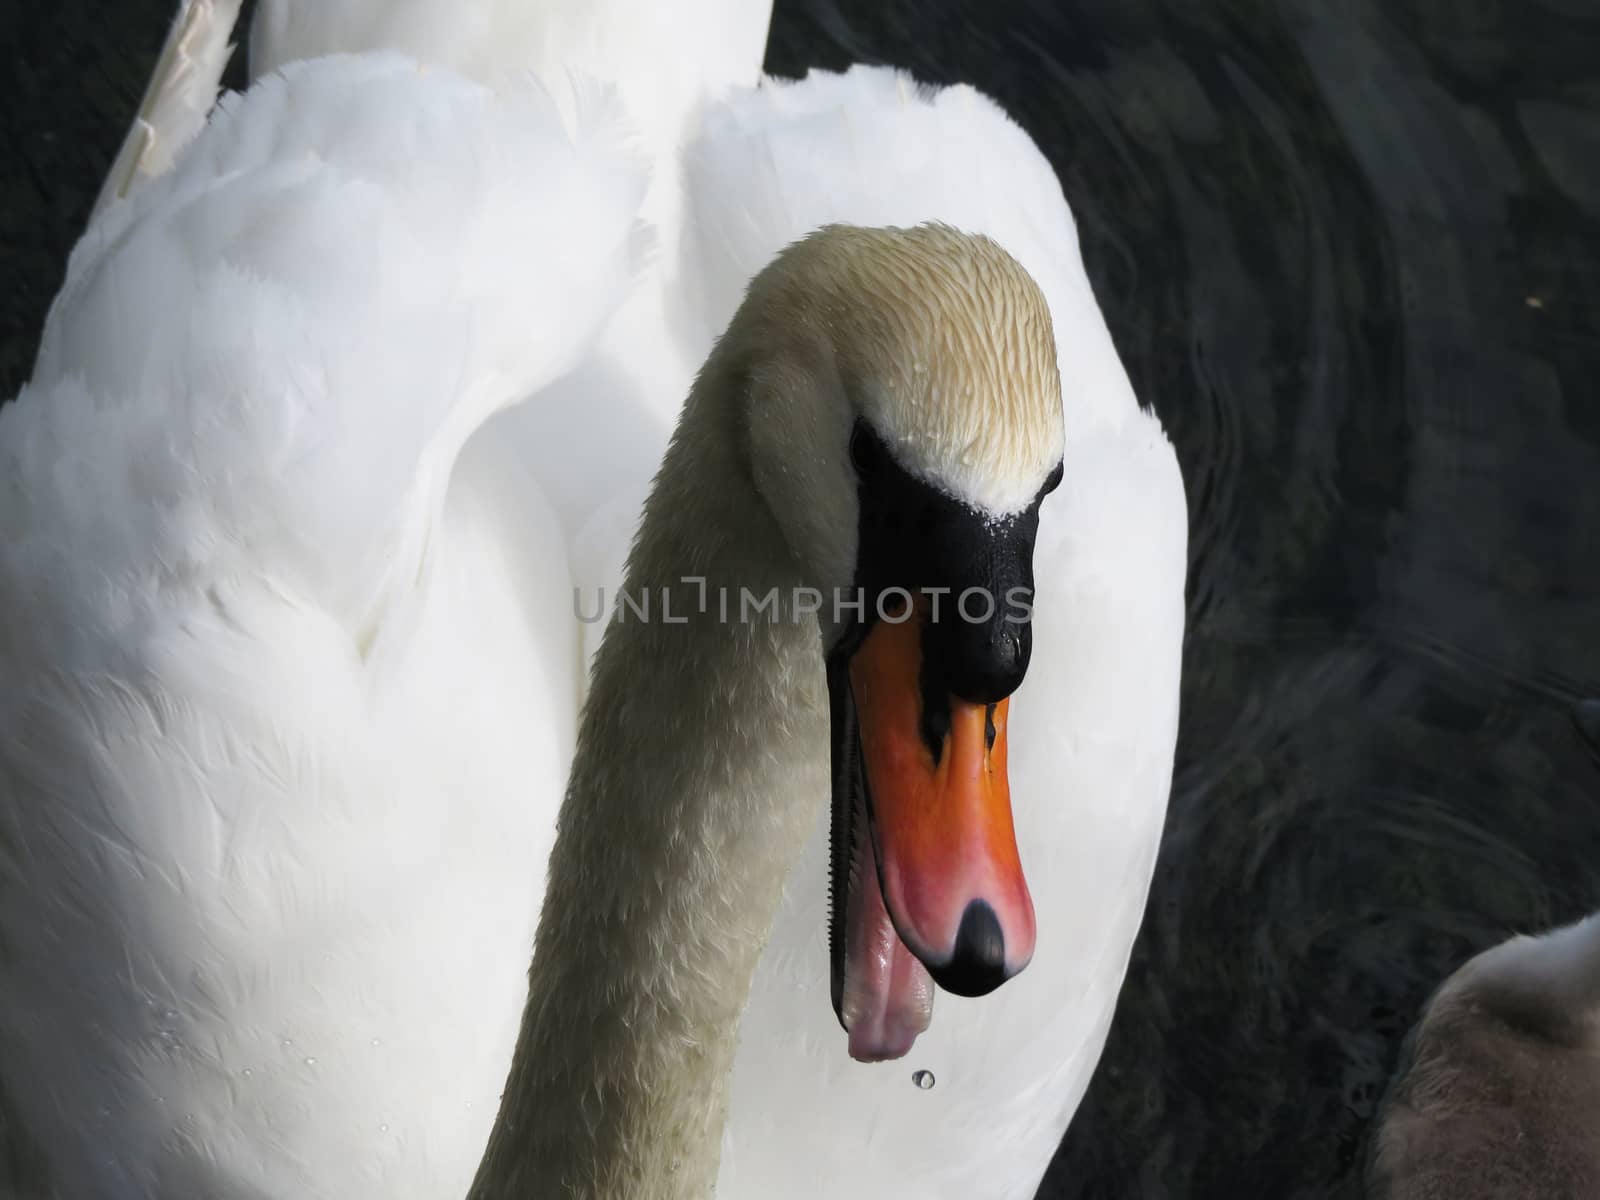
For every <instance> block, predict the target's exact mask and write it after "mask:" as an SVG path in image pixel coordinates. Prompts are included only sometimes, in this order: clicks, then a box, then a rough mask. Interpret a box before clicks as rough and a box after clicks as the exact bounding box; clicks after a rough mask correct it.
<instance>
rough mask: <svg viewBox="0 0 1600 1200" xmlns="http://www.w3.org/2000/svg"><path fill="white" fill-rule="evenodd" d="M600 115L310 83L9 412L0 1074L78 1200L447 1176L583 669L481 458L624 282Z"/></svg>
mask: <svg viewBox="0 0 1600 1200" xmlns="http://www.w3.org/2000/svg"><path fill="white" fill-rule="evenodd" d="M615 119H616V118H615V116H614V114H609V113H607V112H605V111H603V110H601V111H595V112H591V113H587V114H584V116H583V128H582V129H580V130H579V131H578V132H577V133H576V135H574V134H571V133H569V131H568V129H567V128H566V126H565V125H564V124H563V122H562V121H561V120H560V119H559V118H558V116H557V114H556V113H555V111H554V109H553V108H552V106H551V104H550V102H549V101H548V100H547V99H546V98H545V97H544V96H543V95H542V94H541V93H540V92H539V91H538V89H537V88H535V87H534V86H532V85H530V84H524V85H517V86H507V87H506V88H505V89H504V90H502V91H501V92H499V93H492V92H490V91H488V90H486V89H485V88H483V87H482V86H480V85H477V84H473V83H469V82H467V81H465V80H463V79H461V78H459V77H457V76H455V75H453V74H450V73H447V72H442V71H429V72H421V71H419V70H418V68H417V66H416V65H415V64H414V63H412V62H410V61H408V60H405V59H402V58H399V57H397V56H390V55H374V56H368V57H364V58H360V59H343V60H340V59H330V60H324V61H320V62H317V63H312V64H307V65H304V66H301V67H292V68H287V69H285V71H284V72H283V74H282V76H281V77H276V78H272V79H267V80H264V81H262V83H261V84H259V85H258V86H257V87H256V88H255V89H253V90H252V92H251V93H250V95H249V96H248V97H246V98H244V99H243V100H242V101H241V100H233V101H229V102H227V103H225V104H224V106H223V108H222V110H221V111H220V112H219V114H218V116H217V118H216V119H215V121H214V122H213V123H212V125H211V126H210V127H209V128H208V129H207V131H206V132H205V134H203V135H202V137H201V138H200V140H199V141H198V142H197V143H196V145H195V146H194V147H193V148H192V152H191V153H189V154H188V155H187V156H185V158H184V159H183V161H182V162H181V163H180V165H179V166H178V167H177V168H176V169H175V170H174V171H173V172H171V173H169V174H168V175H166V176H164V177H162V178H160V179H157V180H155V181H153V182H152V183H150V184H149V185H148V186H146V187H145V188H142V189H140V190H139V191H138V192H136V193H135V194H134V195H133V196H132V197H131V198H130V199H129V200H128V202H127V203H125V204H122V205H118V206H114V207H113V208H112V209H110V210H108V212H107V213H106V214H105V216H104V218H103V219H102V220H101V221H100V222H98V223H97V224H96V225H95V226H93V227H92V228H91V229H90V231H89V233H88V234H87V235H86V237H85V239H84V242H83V244H82V245H80V247H79V248H78V250H77V252H76V253H75V254H74V256H73V259H72V263H71V266H70V268H69V272H68V279H67V283H66V286H65V288H64V290H63V292H62V295H61V296H60V298H59V299H58V300H57V302H56V305H55V308H54V309H53V311H52V313H51V317H50V321H49V325H48V328H47V331H46V334H45V337H44V343H43V347H42V350H41V353H40V358H39V363H38V367H37V370H36V372H35V375H34V378H33V381H32V382H31V383H30V385H29V386H28V387H27V389H25V391H24V392H23V394H22V395H21V396H20V397H19V398H18V400H17V402H16V403H15V404H13V405H11V406H8V407H7V408H6V409H5V410H4V411H3V412H0V464H3V466H0V476H3V478H4V481H5V482H4V484H3V485H0V487H3V488H4V489H5V492H6V496H5V502H4V505H3V515H0V525H3V527H4V550H3V551H0V612H4V614H5V620H4V622H3V626H0V679H3V681H4V682H3V684H0V730H3V742H0V854H3V856H4V867H3V869H0V874H3V877H4V878H5V879H6V881H7V886H6V888H5V902H4V903H3V904H0V943H3V944H4V946H5V975H4V987H3V988H0V1062H3V1063H4V1064H5V1067H4V1070H5V1073H6V1077H7V1086H6V1088H5V1091H6V1093H7V1094H8V1096H9V1098H10V1101H11V1103H12V1105H13V1107H14V1108H15V1110H16V1112H15V1113H14V1114H13V1115H14V1116H15V1118H16V1119H17V1121H18V1124H19V1125H20V1126H21V1128H22V1129H24V1130H25V1131H26V1132H27V1135H28V1137H29V1138H30V1139H31V1140H32V1141H33V1142H35V1143H36V1144H37V1145H38V1146H39V1147H41V1148H42V1150H43V1151H44V1153H45V1155H46V1157H47V1158H48V1160H49V1162H50V1163H51V1168H52V1173H53V1175H52V1183H53V1185H54V1186H55V1188H56V1189H57V1190H58V1192H59V1194H61V1195H70V1196H75V1197H77V1196H82V1197H96V1196H104V1197H118V1198H134V1197H144V1196H178V1195H183V1196H196V1195H216V1194H227V1195H239V1194H250V1193H251V1189H257V1190H259V1191H261V1192H262V1193H264V1194H268V1195H293V1196H304V1197H323V1196H326V1197H351V1196H380V1195H381V1196H386V1197H405V1196H426V1197H437V1196H446V1195H459V1194H461V1193H462V1192H463V1191H464V1190H465V1187H466V1184H467V1182H468V1180H469V1179H470V1176H471V1171H472V1168H473V1166H474V1165H475V1164H476V1161H477V1157H478V1155H479V1154H480V1153H481V1150H482V1146H483V1142H484V1139H485V1137H486V1134H487V1130H488V1124H489V1122H490V1120H491V1119H492V1117H493V1115H494V1111H495V1108H496V1103H497V1098H498V1095H499V1091H500V1087H501V1085H502V1083H503V1080H504V1077H505V1068H506V1063H507V1062H508V1061H509V1056H510V1053H511V1047H512V1041H513V1039H514V1034H515V1027H516V1017H517V1014H518V1012H519V1010H520V1008H521V1002H522V993H523V990H524V988H525V982H524V981H525V974H526V966H527V954H528V946H529V942H530V938H531V935H532V928H533V920H534V917H535V915H536V913H537V910H538V904H539V897H540V894H541V890H542V873H541V871H540V869H539V864H540V863H542V862H543V861H544V858H545V857H546V855H547V853H548V847H549V840H550V837H551V835H552V832H553V831H552V828H551V815H552V811H553V808H552V806H553V797H555V796H557V795H559V792H560V789H561V785H562V779H563V777H564V774H565V772H566V769H567V765H568V762H569V758H570V753H571V742H572V737H573V731H574V701H575V687H574V683H575V674H576V666H577V658H576V655H577V647H576V641H575V631H574V630H573V629H572V620H571V617H570V615H569V614H570V598H569V587H570V578H569V576H568V573H567V571H566V568H565V562H564V559H565V553H564V547H563V537H562V535H561V533H560V530H559V528H558V527H557V525H556V523H555V518H554V516H553V514H552V513H551V512H550V510H549V507H548V502H547V501H545V500H544V498H543V496H542V495H541V493H540V492H539V490H538V488H537V487H536V486H533V485H532V484H531V482H530V481H529V480H528V479H527V478H526V475H525V473H524V472H523V471H522V469H521V467H520V464H518V463H517V461H516V459H515V457H514V455H512V454H510V453H508V452H507V450H506V449H505V448H504V447H503V446H500V445H497V444H494V443H492V442H473V443H472V444H468V445H467V446H466V449H465V450H464V451H463V450H462V447H463V444H464V443H467V442H468V439H469V437H470V435H471V434H472V433H473V432H474V430H475V428H476V427H478V426H479V425H481V424H482V423H483V422H484V421H485V419H486V418H487V417H488V416H489V415H490V414H492V413H493V412H494V411H496V410H497V409H498V408H500V407H501V406H503V405H506V404H508V403H510V402H512V401H513V400H515V399H517V398H518V397H520V396H523V395H528V394H531V393H534V392H535V391H537V390H538V389H539V388H540V387H541V386H542V385H543V384H545V383H547V382H549V381H550V380H551V379H553V378H554V377H555V376H556V375H558V374H559V373H561V372H562V371H564V370H566V369H567V368H569V367H570V366H571V365H572V364H573V363H574V362H575V361H577V360H578V359H579V357H580V356H581V355H582V354H583V352H584V348H585V346H586V345H587V344H588V343H589V342H590V341H591V340H592V338H593V337H594V336H595V335H596V334H597V333H598V331H599V330H600V328H601V327H602V325H603V323H604V321H605V320H606V318H608V317H609V315H610V313H611V311H612V310H613V309H614V308H615V306H616V305H617V304H618V303H619V302H620V300H621V298H622V297H623V295H624V294H625V293H626V290H627V287H628V284H629V280H630V272H631V271H632V270H633V269H634V267H635V265H636V263H635V261H634V257H635V254H636V252H637V249H638V242H637V238H636V236H635V234H634V229H633V222H634V219H635V213H636V209H637V204H638V202H639V198H640V195H641V194H642V184H643V180H642V176H641V174H640V173H639V172H638V170H637V169H636V168H635V167H634V165H633V164H632V163H631V162H630V161H629V160H628V159H627V158H626V157H625V156H624V155H623V154H621V153H620V152H619V151H618V150H617V149H616V143H617V141H618V132H617V129H616V126H615V124H614V122H615ZM530 792H531V793H532V794H533V795H535V796H542V797H544V800H543V803H529V795H530ZM41 1190H42V1189H41Z"/></svg>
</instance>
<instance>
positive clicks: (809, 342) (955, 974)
mask: <svg viewBox="0 0 1600 1200" xmlns="http://www.w3.org/2000/svg"><path fill="white" fill-rule="evenodd" d="M724 344H725V346H730V347H731V348H732V353H733V357H734V361H735V362H736V363H737V364H738V366H737V368H736V369H737V370H738V371H739V373H740V374H741V376H742V378H743V380H744V387H743V389H742V395H743V396H744V397H745V399H746V402H747V403H748V405H749V408H748V412H747V413H746V414H745V419H744V422H743V426H744V430H745V433H746V437H747V445H746V450H747V453H748V456H749V463H750V469H751V472H752V476H753V479H754V482H755V486H756V490H757V491H758V493H759V494H760V495H761V497H762V498H763V499H764V500H765V502H766V504H767V505H768V507H769V508H770V510H771V512H772V513H773V515H774V517H775V519H776V521H777V523H778V525H779V526H780V528H781V529H782V531H783V535H784V537H785V539H786V540H787V542H788V545H789V549H790V551H791V552H792V553H793V555H794V556H795V558H796V559H797V560H798V561H799V562H800V563H801V564H802V565H803V567H804V568H805V569H806V571H807V573H808V575H809V576H810V577H811V578H813V579H815V580H817V581H818V588H817V590H818V592H820V593H821V599H820V608H819V611H818V614H817V615H818V618H819V621H820V623H821V628H822V634H823V643H824V645H823V651H824V654H825V658H826V662H827V668H828V682H829V694H830V707H831V718H832V734H833V793H834V794H833V847H832V849H833V855H832V863H833V887H832V912H831V914H830V934H831V945H832V959H833V980H832V982H833V1001H834V1008H835V1011H836V1013H837V1015H838V1016H839V1019H840V1021H841V1023H842V1024H843V1025H844V1026H845V1028H846V1030H847V1031H848V1032H849V1035H850V1050H851V1053H852V1054H853V1055H854V1056H855V1057H857V1058H862V1059H882V1058H893V1057H898V1056H900V1055H902V1054H904V1053H906V1052H907V1051H908V1050H909V1049H910V1048H911V1044H912V1042H913V1041H914V1039H915V1037H916V1035H917V1034H918V1033H920V1032H921V1031H922V1030H923V1029H925V1028H926V1027H927V1024H928V1022H929V1020H930V1019H931V1006H932V994H933V988H932V984H933V983H937V984H938V985H939V986H941V987H943V988H945V989H946V990H949V991H952V992H956V993H959V994H962V995H967V996H977V995H982V994H984V993H987V992H989V991H992V990H993V989H994V988H996V987H998V986H1000V984H1002V983H1003V982H1004V981H1005V980H1007V979H1009V978H1010V977H1012V976H1013V975H1015V974H1016V973H1017V972H1018V971H1020V970H1022V968H1023V967H1025V966H1026V965H1027V963H1028V961H1029V959H1030V957H1031V956H1032V953H1033V944H1034V912H1033V905H1032V901H1031V899H1030V897H1029V894H1028V889H1027V885H1026V882H1025V881H1024V878H1023V873H1022V867H1021V863H1020V859H1019V855H1018V850H1017V845H1016V839H1015V835H1014V832H1013V827H1012V814H1011V805H1010V795H1009V787H1008V784H1007V780H1006V766H1005V763H1006V714H1007V709H1008V698H1009V696H1010V695H1011V693H1012V692H1013V691H1014V690H1015V689H1016V688H1017V686H1018V685H1019V684H1020V683H1021V682H1022V679H1023V676H1024V674H1025V672H1026V671H1027V668H1028V661H1029V656H1030V650H1031V645H1032V641H1031V631H1030V628H1029V618H1030V617H1031V613H1032V590H1033V546H1034V538H1035V533H1036V531H1037V528H1038V520H1039V509H1040V505H1041V503H1042V501H1043V499H1044V497H1045V495H1046V494H1047V493H1048V492H1049V491H1050V490H1051V489H1053V488H1054V487H1055V486H1056V484H1057V483H1058V482H1059V481H1060V478H1061V456H1062V448H1063V437H1064V434H1063V425H1062V407H1061V392H1060V376H1059V373H1058V371H1057V367H1056V354H1055V339H1054V334H1053V331H1052V327H1051V321H1050V312H1049V308H1048V306H1047V304H1046V302H1045V299H1044V296H1043V294H1042V293H1041V292H1040V290H1039V288H1038V286H1037V285H1036V284H1035V283H1034V281H1033V279H1032V278H1031V277H1030V276H1029V275H1028V273H1027V271H1025V270H1024V269H1023V268H1022V266H1021V265H1020V264H1018V263H1017V262H1016V260H1015V259H1013V258H1012V257H1011V256H1010V255H1009V254H1007V253H1006V252H1005V251H1004V250H1003V249H1002V248H1001V247H1000V246H998V245H997V244H996V243H994V242H993V241H991V240H989V239H988V238H984V237H978V236H972V235H968V234H965V233H961V232H958V231H956V230H954V229H951V228H949V227H947V226H940V225H927V226H920V227H918V228H914V229H858V228H852V227H844V226H830V227H827V228H824V229H821V230H819V231H817V232H816V233H814V234H812V235H811V236H809V237H807V238H805V239H803V240H801V241H800V242H797V243H795V244H794V245H792V246H790V247H789V248H788V249H787V250H785V251H784V252H783V253H782V254H780V255H779V256H778V258H777V259H775V260H774V262H773V263H772V264H771V265H770V266H769V267H768V268H767V269H766V270H765V271H763V272H762V273H761V274H760V275H759V276H757V278H756V279H755V280H754V281H753V283H752V284H751V287H750V290H749V293H748V295H747V297H746V300H745V303H744V305H743V307H742V308H741V310H740V313H739V315H738V316H737V317H736V318H735V319H734V322H733V324H732V325H731V326H730V328H729V335H728V338H727V339H726V340H725V343H724Z"/></svg>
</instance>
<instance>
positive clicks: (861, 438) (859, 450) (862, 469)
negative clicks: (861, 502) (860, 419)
mask: <svg viewBox="0 0 1600 1200" xmlns="http://www.w3.org/2000/svg"><path fill="white" fill-rule="evenodd" d="M882 459H883V452H882V450H881V449H880V448H879V446H878V442H877V439H876V438H874V437H873V436H872V434H871V433H870V432H868V430H867V427H866V426H865V425H862V424H860V423H857V425H856V427H855V429H854V430H852V431H851V434H850V465H851V466H853V467H855V469H856V477H857V478H858V479H862V480H866V479H869V478H871V477H872V476H873V475H875V474H876V473H877V471H878V467H879V466H880V465H881V464H882Z"/></svg>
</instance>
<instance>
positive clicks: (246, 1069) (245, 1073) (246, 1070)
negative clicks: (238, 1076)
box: [241, 1067, 255, 1079]
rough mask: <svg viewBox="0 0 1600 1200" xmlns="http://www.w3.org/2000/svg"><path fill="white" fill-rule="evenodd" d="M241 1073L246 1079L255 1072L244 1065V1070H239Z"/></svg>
mask: <svg viewBox="0 0 1600 1200" xmlns="http://www.w3.org/2000/svg"><path fill="white" fill-rule="evenodd" d="M241 1073H242V1074H243V1075H244V1077H245V1078H246V1079H249V1078H250V1076H252V1075H254V1074H255V1072H254V1071H252V1070H251V1069H250V1068H249V1067H246V1068H245V1069H244V1071H243V1072H241Z"/></svg>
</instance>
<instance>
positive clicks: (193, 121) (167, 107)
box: [94, 0, 240, 213]
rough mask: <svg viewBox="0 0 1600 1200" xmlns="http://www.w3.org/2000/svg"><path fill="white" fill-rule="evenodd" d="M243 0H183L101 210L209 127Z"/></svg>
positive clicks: (157, 171) (98, 205)
mask: <svg viewBox="0 0 1600 1200" xmlns="http://www.w3.org/2000/svg"><path fill="white" fill-rule="evenodd" d="M239 2H240V0H182V3H181V4H180V5H179V7H178V15H177V17H176V18H174V20H173V22H172V29H171V30H170V31H169V32H168V34H167V40H166V43H165V44H164V45H163V46H162V47H161V53H160V55H158V56H157V58H156V65H155V69H154V71H153V72H152V73H151V76H150V84H149V86H148V87H146V88H145V93H144V98H143V99H142V100H141V101H140V102H139V111H138V112H137V113H136V114H135V115H134V118H133V124H132V126H131V127H130V128H129V130H128V134H127V137H126V138H124V139H123V142H122V146H121V147H120V148H119V149H118V151H117V157H116V159H115V160H114V161H113V162H112V164H111V169H110V171H108V172H107V173H106V181H105V184H104V186H102V187H101V189H100V196H99V198H98V199H97V200H96V201H95V206H94V211H95V212H96V213H99V212H100V211H101V210H102V209H104V208H105V207H106V206H108V205H109V204H111V203H112V202H113V201H115V200H119V199H121V198H122V197H123V196H125V195H127V194H128V192H129V190H130V189H132V188H133V186H134V185H135V184H137V183H138V182H139V181H141V180H144V179H151V178H154V177H155V176H157V175H160V174H161V173H162V172H163V171H166V170H167V169H168V168H169V167H171V166H172V164H173V162H174V161H175V160H176V159H177V156H178V153H179V152H180V151H181V150H182V149H183V148H184V147H185V146H187V145H188V144H189V143H190V142H191V141H193V140H194V138H195V135H196V134H198V133H199V132H200V130H201V129H202V128H203V127H204V126H205V123H206V117H207V116H208V115H209V114H210V112H211V106H212V105H213V104H214V103H216V99H217V89H218V88H219V87H220V86H221V84H222V72H223V71H224V70H225V69H226V67H227V65H228V59H229V57H230V56H231V55H232V54H233V45H232V44H231V43H230V42H229V40H228V39H229V37H230V36H231V35H232V33H233V26H234V23H235V22H236V21H238V19H239Z"/></svg>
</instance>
